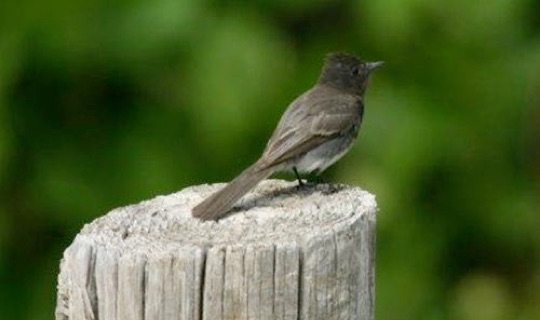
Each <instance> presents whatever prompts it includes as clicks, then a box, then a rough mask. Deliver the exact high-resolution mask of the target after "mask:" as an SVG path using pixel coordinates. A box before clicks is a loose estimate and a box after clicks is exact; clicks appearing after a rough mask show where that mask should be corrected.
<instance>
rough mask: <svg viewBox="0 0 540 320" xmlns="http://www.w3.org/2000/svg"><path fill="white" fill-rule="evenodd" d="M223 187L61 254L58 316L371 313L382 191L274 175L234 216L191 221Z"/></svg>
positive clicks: (125, 219) (137, 212)
mask: <svg viewBox="0 0 540 320" xmlns="http://www.w3.org/2000/svg"><path fill="white" fill-rule="evenodd" d="M219 187H221V185H212V186H197V187H191V188H187V189H184V190H182V191H180V192H178V193H175V194H171V195H168V196H160V197H157V198H154V199H152V200H149V201H145V202H142V203H139V204H136V205H132V206H128V207H124V208H119V209H116V210H113V211H111V212H109V213H108V214H107V215H106V216H104V217H101V218H99V219H96V220H95V221H93V222H92V223H90V224H88V225H86V226H85V227H84V228H83V230H82V231H81V232H80V233H79V234H78V235H77V237H76V238H75V240H74V241H73V243H72V244H71V246H69V248H67V249H66V251H65V252H64V257H63V259H62V262H61V265H60V274H59V276H58V298H57V306H56V319H58V320H60V319H70V320H71V319H73V320H75V319H100V320H111V319H129V320H137V319H145V320H150V319H152V320H153V319H188V320H192V319H207V320H217V319H291V320H293V319H294V320H296V319H324V320H327V319H355V320H356V319H360V320H372V319H373V317H374V266H375V215H376V211H377V206H376V203H375V198H374V196H373V195H371V194H369V193H367V192H365V191H362V190H360V189H359V188H355V187H349V186H329V185H318V186H314V187H309V188H303V189H300V190H298V189H297V188H296V182H295V183H292V182H284V181H280V180H266V181H264V182H262V183H261V184H260V185H259V186H258V187H257V188H256V189H255V190H254V191H253V192H251V193H250V194H249V195H247V196H246V197H245V198H244V199H243V200H242V201H241V202H240V203H239V205H238V210H237V212H236V213H234V214H233V215H231V216H229V217H227V218H225V219H222V220H220V221H218V222H201V221H199V220H196V219H193V218H192V217H191V214H190V209H191V208H192V207H193V206H194V205H195V204H196V203H198V202H199V201H201V200H202V199H203V198H204V197H206V196H208V195H209V194H210V193H211V192H213V191H215V190H217V189H218V188H219Z"/></svg>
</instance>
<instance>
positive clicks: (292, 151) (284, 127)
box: [264, 100, 361, 166]
mask: <svg viewBox="0 0 540 320" xmlns="http://www.w3.org/2000/svg"><path fill="white" fill-rule="evenodd" d="M351 103H353V104H358V103H361V101H360V100H356V101H328V100H321V101H318V102H317V103H316V104H313V105H311V106H310V107H308V108H309V110H311V111H313V112H309V113H307V114H306V116H305V117H303V118H301V119H298V122H296V123H287V124H281V125H280V126H278V128H277V129H276V132H274V135H273V136H272V139H271V140H270V142H269V143H268V146H267V148H266V150H265V153H264V157H265V158H266V160H267V161H266V162H267V163H268V165H269V166H273V165H276V164H279V163H282V162H286V161H289V160H292V159H294V158H296V157H299V156H302V155H304V154H305V153H307V152H309V151H310V150H313V149H315V148H317V147H318V146H320V145H321V144H323V143H325V142H327V141H329V140H332V139H333V138H335V137H338V136H340V135H342V134H345V133H347V132H349V131H350V130H351V129H352V128H353V127H354V126H356V125H357V124H358V122H359V117H360V112H359V111H358V110H359V109H358V108H359V107H360V108H361V106H358V105H351ZM319 104H322V105H319ZM324 105H326V108H325V106H324ZM328 105H331V106H332V107H330V108H329V107H328Z"/></svg>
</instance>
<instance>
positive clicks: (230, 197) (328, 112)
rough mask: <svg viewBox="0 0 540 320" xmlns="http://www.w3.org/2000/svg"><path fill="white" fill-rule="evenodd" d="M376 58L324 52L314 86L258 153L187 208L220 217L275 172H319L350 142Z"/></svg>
mask: <svg viewBox="0 0 540 320" xmlns="http://www.w3.org/2000/svg"><path fill="white" fill-rule="evenodd" d="M382 64H383V62H382V61H376V62H366V61H362V60H361V59H359V58H357V57H356V56H354V55H352V54H349V53H344V52H334V53H329V54H328V55H327V56H326V58H325V61H324V63H323V67H322V70H321V72H320V75H319V78H318V80H317V82H316V83H315V85H314V86H313V87H311V89H309V90H307V91H306V92H304V93H303V94H301V95H300V96H298V97H297V98H296V99H295V100H294V101H293V102H291V104H289V106H288V107H287V109H286V110H285V112H284V113H283V115H282V117H281V119H280V120H279V122H278V124H277V127H276V128H275V130H274V132H273V134H272V136H271V137H270V139H269V140H268V143H267V144H266V148H265V149H264V151H263V153H262V155H261V157H260V158H259V159H258V160H257V161H255V163H254V164H252V165H251V166H249V167H248V168H247V169H245V170H244V171H243V172H242V173H240V174H239V175H238V176H237V177H236V178H234V179H233V180H232V181H231V182H229V183H228V184H227V185H226V186H225V187H223V188H222V189H221V190H219V191H217V192H216V193H214V194H212V195H210V196H209V197H208V198H206V199H204V200H203V201H202V202H201V203H199V204H197V205H196V206H195V207H194V208H193V209H192V215H193V216H194V217H196V218H199V219H201V220H218V219H220V218H222V217H223V216H225V215H226V214H227V213H228V212H229V211H230V210H231V209H232V207H233V206H234V205H235V203H236V202H237V201H238V200H239V199H240V198H242V197H243V196H244V195H245V194H246V193H247V192H249V191H250V190H251V189H253V188H254V187H255V186H256V185H257V184H258V183H259V182H260V181H262V180H263V179H266V178H267V177H268V176H270V175H271V174H273V173H274V172H278V171H287V170H292V171H293V172H294V173H295V175H296V177H297V179H298V181H299V184H300V185H302V184H303V183H302V180H301V178H300V175H299V172H301V173H316V174H320V173H321V172H323V171H324V170H325V169H326V168H328V167H329V166H331V165H332V164H334V163H335V162H336V161H338V160H339V159H340V158H341V157H343V155H345V153H347V151H349V149H350V148H351V146H352V145H353V142H354V140H355V139H356V137H357V136H358V131H359V130H360V125H361V123H362V119H363V116H364V94H365V91H366V87H367V84H368V80H369V78H370V74H371V73H372V71H373V70H375V69H376V68H377V67H379V66H380V65H382Z"/></svg>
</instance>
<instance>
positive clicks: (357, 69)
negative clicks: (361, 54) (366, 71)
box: [352, 67, 360, 76]
mask: <svg viewBox="0 0 540 320" xmlns="http://www.w3.org/2000/svg"><path fill="white" fill-rule="evenodd" d="M359 73H360V68H358V67H354V68H353V69H352V74H353V75H354V76H357V75H358V74H359Z"/></svg>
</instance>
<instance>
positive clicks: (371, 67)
mask: <svg viewBox="0 0 540 320" xmlns="http://www.w3.org/2000/svg"><path fill="white" fill-rule="evenodd" d="M382 64H384V61H376V62H367V63H366V66H367V68H368V69H369V71H373V70H375V69H377V68H378V67H379V66H381V65H382Z"/></svg>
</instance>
